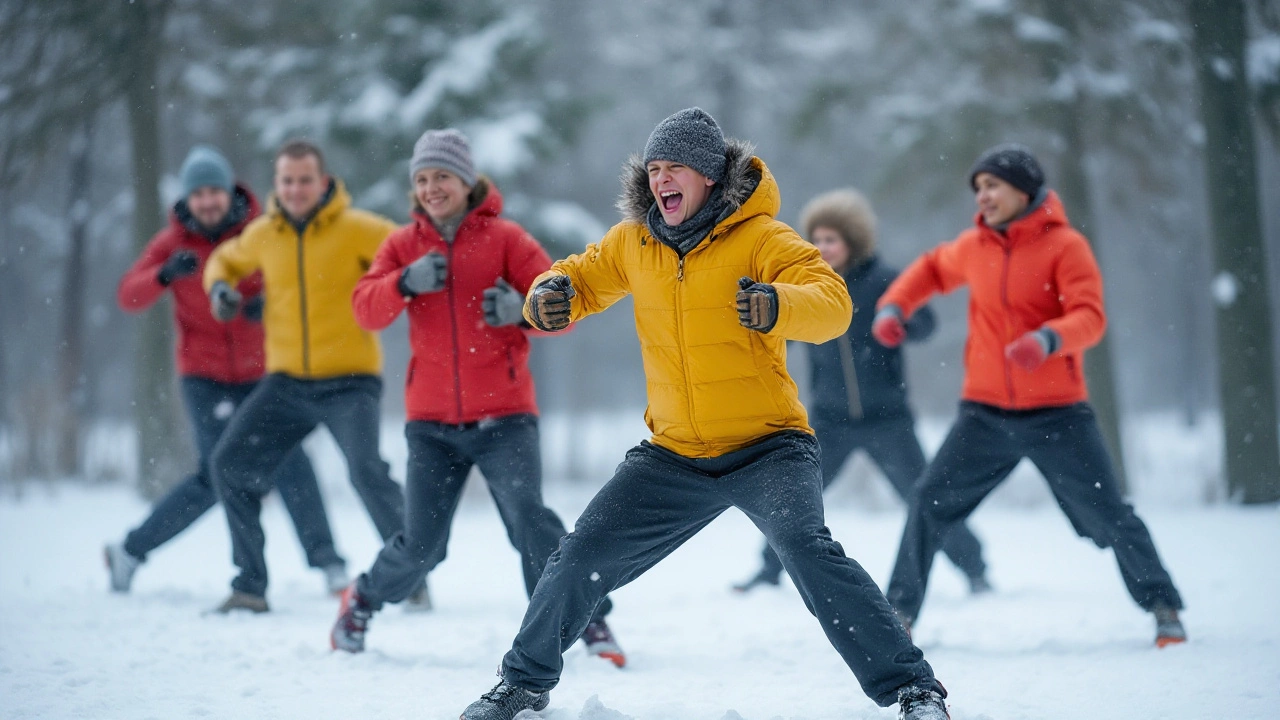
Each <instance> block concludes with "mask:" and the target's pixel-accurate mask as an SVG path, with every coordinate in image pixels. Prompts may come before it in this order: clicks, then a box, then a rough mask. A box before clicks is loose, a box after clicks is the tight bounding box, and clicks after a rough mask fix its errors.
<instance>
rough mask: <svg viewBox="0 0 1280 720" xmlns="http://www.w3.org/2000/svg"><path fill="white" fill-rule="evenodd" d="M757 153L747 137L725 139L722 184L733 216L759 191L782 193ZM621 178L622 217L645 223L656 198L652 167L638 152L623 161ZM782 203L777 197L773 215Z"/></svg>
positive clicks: (641, 223)
mask: <svg viewBox="0 0 1280 720" xmlns="http://www.w3.org/2000/svg"><path fill="white" fill-rule="evenodd" d="M754 153H755V146H754V145H752V144H751V143H749V142H747V141H745V140H734V139H728V140H726V141H725V171H724V181H723V183H722V185H723V186H724V199H725V201H727V202H728V203H729V205H730V207H732V208H733V213H732V214H731V215H730V217H729V218H728V219H729V220H732V219H733V215H736V214H737V213H738V211H739V210H741V209H742V206H743V205H745V204H746V203H747V200H749V199H751V198H752V196H753V195H756V194H758V193H757V191H758V190H765V191H767V192H768V193H771V195H772V197H773V198H775V199H776V198H777V196H778V187H777V184H776V183H775V182H774V181H773V177H772V176H771V175H770V174H769V171H768V170H767V169H765V167H764V163H763V162H761V161H760V160H758V159H756V158H755V156H754ZM619 179H620V180H621V181H622V194H621V195H619V196H618V202H617V207H618V212H620V213H622V220H623V221H624V222H634V223H638V224H640V225H644V224H645V218H646V217H647V216H648V214H649V208H651V207H653V205H654V203H655V202H656V201H655V200H654V199H653V193H651V192H649V170H648V169H647V168H646V167H645V165H644V160H643V158H642V157H641V156H640V155H639V154H638V153H637V154H634V155H632V156H631V157H629V158H627V161H626V162H625V163H623V165H622V174H621V175H620V177H619ZM766 179H767V181H768V182H767V183H766ZM762 199H764V198H762ZM779 207H780V203H778V202H776V201H775V203H774V207H773V209H772V212H770V213H769V215H770V216H771V217H772V216H774V215H777V213H778V209H779ZM762 209H764V208H762ZM722 222H723V221H722Z"/></svg>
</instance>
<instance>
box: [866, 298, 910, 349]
mask: <svg viewBox="0 0 1280 720" xmlns="http://www.w3.org/2000/svg"><path fill="white" fill-rule="evenodd" d="M871 336H872V337H874V338H875V339H876V342H878V343H880V344H881V345H883V346H885V347H887V348H896V347H898V346H899V345H901V344H902V341H903V340H906V339H907V326H906V325H904V324H903V323H902V315H901V314H899V312H898V309H897V308H894V307H886V308H885V309H883V310H881V311H880V312H878V313H876V319H875V320H874V321H872V323H871Z"/></svg>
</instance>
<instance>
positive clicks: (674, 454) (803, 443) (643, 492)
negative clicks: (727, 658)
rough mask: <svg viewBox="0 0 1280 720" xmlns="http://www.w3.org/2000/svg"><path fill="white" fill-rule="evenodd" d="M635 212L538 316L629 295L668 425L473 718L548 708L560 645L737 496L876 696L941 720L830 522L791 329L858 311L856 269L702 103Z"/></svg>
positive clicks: (536, 597)
mask: <svg viewBox="0 0 1280 720" xmlns="http://www.w3.org/2000/svg"><path fill="white" fill-rule="evenodd" d="M623 185H624V187H623V193H622V198H621V199H620V201H619V203H618V204H619V208H620V209H621V210H622V213H623V220H622V222H621V223H619V224H618V225H615V226H614V227H613V228H612V229H611V230H610V231H609V232H608V234H607V235H605V237H604V239H602V240H601V241H600V242H599V243H596V244H593V245H590V246H588V247H587V249H586V250H585V251H584V252H583V253H581V254H579V255H574V256H571V257H569V258H566V259H565V260H561V261H559V262H557V263H555V264H554V265H552V266H551V269H550V270H549V271H547V272H546V273H544V274H542V275H540V276H539V277H538V278H537V279H536V280H535V281H534V284H533V287H532V289H531V290H530V292H529V294H528V295H527V297H526V299H525V318H526V319H527V320H528V321H529V322H530V323H531V324H532V325H533V326H535V327H537V328H538V329H540V330H543V331H546V332H556V331H559V330H563V329H564V328H565V327H567V326H568V325H569V324H570V323H571V322H574V321H577V320H581V319H582V318H585V317H587V316H588V315H592V314H594V313H598V312H602V311H604V310H605V309H607V308H608V307H609V306H610V305H612V304H614V303H615V302H617V301H618V300H620V299H622V298H623V297H625V296H626V295H628V294H630V295H633V296H634V300H635V320H636V332H637V333H638V335H639V338H640V350H641V354H642V356H643V358H644V368H645V378H646V381H647V389H648V398H649V407H648V409H647V411H646V413H645V420H646V422H647V423H648V425H649V428H650V429H651V430H652V431H653V437H652V438H651V439H650V440H647V441H645V442H642V443H641V444H640V445H639V446H637V447H635V448H632V449H631V450H630V451H628V452H627V455H626V458H625V459H624V460H623V461H622V463H621V464H620V465H619V466H618V469H617V472H616V474H615V475H614V476H613V478H612V479H611V480H609V482H608V483H606V484H605V486H604V487H603V488H602V489H601V490H600V492H599V493H598V494H597V495H596V496H595V498H593V499H592V501H591V502H590V504H589V505H588V506H587V509H586V510H584V511H583V513H582V516H581V517H580V518H578V522H577V523H576V527H575V528H574V530H573V532H571V533H570V534H568V535H566V536H565V537H564V538H563V539H562V540H561V541H560V547H559V549H558V550H557V551H556V552H555V553H554V554H553V555H552V556H551V558H550V559H549V560H548V561H547V564H546V567H545V569H544V571H543V574H542V577H541V579H540V580H539V581H538V585H537V588H536V589H535V590H534V592H533V597H532V598H531V599H530V601H529V607H528V610H527V612H526V613H525V616H524V622H523V624H522V625H521V627H520V631H519V633H518V634H517V635H516V638H515V641H514V643H513V644H512V647H511V650H510V651H509V652H508V653H507V654H506V656H505V657H504V658H503V661H502V669H501V675H502V680H501V681H500V682H499V683H498V685H497V686H496V687H494V688H493V689H492V690H490V691H489V692H487V693H485V694H484V695H482V696H481V698H480V699H479V700H477V701H476V702H474V703H472V704H471V705H470V706H469V707H467V709H466V710H465V711H464V712H463V714H462V720H511V719H512V718H513V717H514V716H515V715H516V714H517V713H519V712H521V711H524V710H534V711H539V710H542V709H544V708H546V707H547V705H548V703H549V692H550V690H551V688H553V687H555V685H556V684H557V683H558V682H559V678H560V671H561V669H562V667H563V660H562V657H561V655H562V654H563V653H564V651H565V650H566V649H568V647H569V646H570V645H572V644H573V643H574V642H575V641H576V640H577V639H578V637H579V636H580V635H581V634H582V631H583V629H584V628H585V627H586V626H587V623H588V622H589V621H590V620H591V617H592V614H593V613H594V612H595V610H596V607H597V606H598V605H599V604H600V603H601V602H602V601H603V599H604V597H605V596H606V594H608V593H610V592H612V591H614V590H615V589H617V588H619V587H621V586H623V585H626V584H627V583H629V582H631V581H632V580H634V579H636V578H637V577H639V576H640V575H641V574H642V573H644V572H645V571H646V570H648V569H649V568H651V567H653V566H654V565H655V564H656V563H658V562H659V561H660V560H662V559H663V558H664V557H666V556H667V555H668V554H670V553H671V552H672V551H674V550H675V549H676V548H677V547H679V546H680V545H681V544H682V543H684V542H685V541H686V540H688V539H689V538H691V537H693V536H694V535H695V534H697V532H698V531H699V530H701V529H702V528H703V527H705V526H706V525H707V524H708V523H710V522H711V521H712V520H714V519H715V518H716V517H717V516H719V515H720V513H722V512H724V511H725V510H727V509H728V508H730V507H737V508H738V509H740V510H742V512H744V513H745V514H746V515H747V516H748V517H749V518H751V520H752V521H753V522H755V524H756V526H757V527H759V528H760V530H761V531H762V532H763V533H764V535H765V537H766V538H767V539H768V541H769V544H770V545H772V546H773V548H774V549H775V550H776V551H777V552H778V555H779V556H780V557H781V558H782V563H783V566H784V567H785V568H786V570H787V572H788V573H790V575H791V577H792V578H793V579H794V580H795V584H796V588H797V589H798V590H799V591H800V595H801V596H802V597H803V599H804V602H805V604H806V606H807V607H808V608H809V610H810V611H811V612H813V613H814V615H815V616H817V618H818V621H819V623H820V624H821V625H822V628H823V630H824V631H825V632H826V634H827V637H828V638H829V639H830V641H831V644H832V645H833V646H834V647H835V649H836V651H837V652H839V653H840V655H841V657H842V658H843V659H844V661H845V663H846V664H848V666H849V668H850V669H851V670H852V671H853V673H854V675H855V676H856V677H857V679H858V682H859V683H860V684H861V685H862V688H863V690H864V691H865V692H866V693H867V695H868V696H869V697H870V698H871V699H872V700H874V701H875V702H876V703H877V704H879V705H881V706H888V705H892V704H894V703H898V704H899V705H900V708H901V710H902V717H904V718H908V719H909V720H943V718H945V717H946V709H945V706H944V704H943V698H944V697H945V696H946V691H945V690H944V689H943V688H942V685H941V684H940V683H938V682H937V680H935V679H934V676H933V670H932V668H930V666H929V664H928V663H927V662H925V660H924V656H923V654H922V653H921V652H920V650H919V649H918V648H916V647H915V645H913V644H912V642H911V638H910V637H909V636H908V635H907V632H906V630H905V629H904V628H903V627H902V624H901V623H899V622H898V620H897V619H896V617H895V615H894V614H893V610H892V609H891V608H890V606H889V603H888V601H887V600H885V597H884V595H883V594H882V593H881V592H880V590H879V588H877V586H876V584H875V582H874V581H872V579H871V577H870V576H868V574H867V573H866V571H865V570H863V569H862V567H861V566H860V565H858V563H857V562H855V561H854V560H852V559H850V558H848V557H846V556H845V554H844V551H843V549H842V548H841V547H840V544H839V543H837V542H836V541H835V540H833V539H832V537H831V533H830V531H829V530H828V529H827V528H826V527H825V521H824V519H823V507H822V471H821V468H820V466H819V448H818V443H817V440H816V439H815V438H814V436H813V430H812V429H810V427H809V423H808V418H807V415H806V413H805V409H804V406H803V405H801V404H800V400H799V393H798V392H797V389H796V384H795V383H794V382H793V381H792V379H791V377H790V376H789V375H788V374H787V369H786V342H787V341H788V340H799V341H804V342H811V343H821V342H826V341H828V340H831V339H832V338H835V337H837V336H839V335H840V334H841V333H843V332H844V331H845V329H846V328H847V327H848V326H849V320H850V318H851V317H852V311H853V305H852V303H851V301H850V299H849V292H848V290H847V289H846V287H845V283H844V281H843V280H842V279H841V278H840V276H839V275H837V274H836V273H835V272H834V271H833V270H832V269H831V267H830V266H829V265H827V264H826V263H825V262H824V261H823V260H822V257H821V255H820V254H819V253H818V251H817V249H816V248H814V247H813V246H812V245H810V244H809V243H807V242H805V241H804V240H803V239H801V238H800V236H799V235H798V234H796V232H795V231H794V230H792V229H791V228H790V227H788V226H787V225H785V224H783V223H782V222H779V221H778V220H776V219H774V218H775V216H776V215H777V212H778V209H779V207H780V206H781V200H780V198H779V194H778V185H777V183H776V182H775V181H774V178H773V175H772V174H770V172H769V170H768V168H767V167H765V164H764V162H763V161H761V160H760V159H759V158H757V157H754V156H753V154H752V147H751V145H749V144H747V143H744V142H741V141H736V140H730V141H726V140H725V139H724V136H723V134H722V133H721V130H720V127H719V126H718V125H717V124H716V122H715V120H714V119H713V118H712V117H711V116H710V115H708V114H707V113H706V112H704V111H702V110H701V109H698V108H689V109H686V110H682V111H680V112H678V113H676V114H675V115H672V116H671V117H669V118H667V119H666V120H663V121H662V122H661V123H660V124H659V125H658V126H657V128H656V129H655V130H654V131H653V134H652V135H650V137H649V140H648V142H647V144H646V145H645V149H644V154H643V156H634V157H632V159H631V160H630V161H629V162H628V164H627V165H626V166H625V167H624V169H623Z"/></svg>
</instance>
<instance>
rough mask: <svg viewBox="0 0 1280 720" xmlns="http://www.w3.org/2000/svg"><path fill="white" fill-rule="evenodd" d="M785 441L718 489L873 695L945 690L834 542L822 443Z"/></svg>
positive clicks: (891, 697) (891, 699)
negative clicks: (910, 688)
mask: <svg viewBox="0 0 1280 720" xmlns="http://www.w3.org/2000/svg"><path fill="white" fill-rule="evenodd" d="M780 440H781V442H777V443H776V447H774V448H772V449H770V450H769V451H768V452H767V453H766V454H764V455H763V456H761V457H759V458H758V459H755V460H753V461H752V462H751V463H750V464H749V465H747V466H746V467H744V468H742V469H741V470H737V471H736V472H733V473H731V474H729V475H726V476H724V477H723V478H721V479H720V480H719V481H718V483H717V485H718V487H719V488H720V489H721V490H722V491H723V492H724V493H725V494H726V495H727V496H728V497H729V498H730V499H731V500H732V501H733V504H734V505H735V506H737V507H738V508H740V509H741V510H742V511H743V512H744V513H746V515H747V517H749V518H751V520H752V521H753V522H754V523H755V524H756V526H757V527H759V528H760V530H761V531H762V532H764V534H765V537H766V538H768V540H769V543H770V544H771V545H773V546H774V547H775V548H776V549H777V551H778V555H779V557H781V558H782V563H783V565H784V566H785V567H786V569H787V572H788V573H789V574H790V575H791V578H792V580H793V581H794V582H795V584H796V588H797V589H798V590H799V591H800V595H801V597H803V598H804V602H805V605H806V606H807V607H808V608H809V611H810V612H812V613H813V614H814V616H815V617H817V619H818V622H819V624H821V625H822V630H823V632H825V633H826V635H827V639H828V640H830V642H831V645H832V647H834V648H835V649H836V652H838V653H840V657H841V658H843V659H844V661H845V663H846V664H847V665H848V666H849V669H850V670H852V671H853V674H854V676H855V677H856V678H857V679H858V682H859V684H860V685H861V686H862V690H863V692H865V693H866V694H867V696H868V697H870V698H871V699H872V700H874V701H875V702H876V703H877V704H879V705H881V706H882V707H887V706H889V705H892V704H894V703H895V702H897V701H898V690H899V688H902V687H903V686H906V685H921V686H924V687H928V688H929V689H933V690H936V691H938V692H940V693H944V694H945V691H943V690H942V688H941V686H940V685H938V684H937V681H936V680H934V677H933V669H932V668H930V667H929V663H927V662H926V661H925V659H924V654H923V653H921V652H920V650H919V648H917V647H915V645H913V644H912V642H911V638H910V637H908V636H907V633H906V631H905V630H904V629H903V627H902V624H901V623H899V622H898V619H897V618H896V617H895V616H894V614H893V609H892V608H890V607H889V602H888V601H887V600H885V597H884V594H883V593H881V592H880V588H879V587H877V586H876V583H875V581H874V580H872V579H871V576H870V575H868V574H867V572H866V570H864V569H863V568H862V566H861V565H859V564H858V563H857V562H856V561H854V560H853V559H851V558H849V557H847V556H846V555H845V554H844V549H843V548H841V547H840V543H838V542H836V541H835V540H833V539H832V537H831V531H830V530H828V529H827V527H826V522H825V520H824V517H823V506H822V474H821V468H820V465H819V459H818V457H819V450H818V443H817V440H816V439H814V438H813V437H811V436H808V435H787V436H785V437H783V438H781V439H780ZM770 443H771V444H775V443H774V442H773V441H770Z"/></svg>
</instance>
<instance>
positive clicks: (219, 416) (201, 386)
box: [124, 376, 239, 559]
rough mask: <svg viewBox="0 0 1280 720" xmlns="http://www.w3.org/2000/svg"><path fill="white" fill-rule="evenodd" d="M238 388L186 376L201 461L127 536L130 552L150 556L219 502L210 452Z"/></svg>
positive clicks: (184, 392)
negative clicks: (214, 485)
mask: <svg viewBox="0 0 1280 720" xmlns="http://www.w3.org/2000/svg"><path fill="white" fill-rule="evenodd" d="M235 387H236V386H234V385H227V384H225V383H220V382H215V381H213V380H207V379H205V378H198V377H190V376H188V377H184V378H182V382H181V388H182V399H183V403H184V404H185V405H186V408H187V417H188V418H189V419H190V421H191V430H192V432H193V434H194V435H195V441H196V451H197V453H198V455H199V464H198V465H197V466H196V471H195V472H193V473H191V474H190V475H188V476H186V477H185V478H183V479H182V481H181V482H179V483H178V484H177V485H174V486H173V488H172V489H170V490H169V492H168V493H166V494H165V496H164V497H162V498H160V500H159V501H158V502H157V503H156V504H155V507H153V508H152V509H151V514H150V515H148V516H147V519H146V520H144V521H142V524H141V525H139V526H138V527H136V528H134V530H133V531H131V532H130V533H129V534H128V535H126V536H125V540H124V549H125V551H126V552H128V553H129V554H130V555H132V556H134V557H136V558H141V559H146V557H147V553H149V552H151V551H152V550H155V549H156V548H158V547H160V546H161V545H163V544H165V543H167V542H169V541H170V540H172V539H173V538H174V537H175V536H177V534H178V533H180V532H182V531H183V530H186V529H187V528H188V527H190V526H191V524H192V523H194V522H195V521H196V520H198V519H199V518H200V517H201V516H202V515H204V514H205V513H206V512H208V511H209V508H211V507H213V506H214V505H215V504H216V503H217V501H218V495H217V492H215V490H214V487H213V483H212V481H211V480H210V479H209V455H210V454H211V453H212V451H213V446H214V445H215V444H216V443H217V442H218V438H219V437H221V436H222V431H223V429H224V428H226V426H227V420H228V419H229V418H230V417H231V407H232V405H231V403H233V402H238V401H239V398H238V397H237V398H233V397H232V390H233V389H234V388H235Z"/></svg>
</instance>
